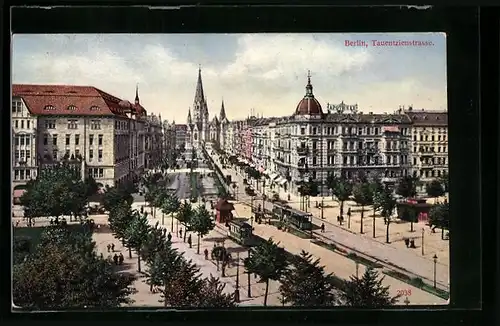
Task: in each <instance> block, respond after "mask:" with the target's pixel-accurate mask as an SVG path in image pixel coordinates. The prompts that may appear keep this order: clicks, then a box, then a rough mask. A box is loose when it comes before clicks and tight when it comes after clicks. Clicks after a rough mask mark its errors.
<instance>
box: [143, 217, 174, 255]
mask: <svg viewBox="0 0 500 326" xmlns="http://www.w3.org/2000/svg"><path fill="white" fill-rule="evenodd" d="M159 224H160V223H159V222H156V224H155V226H154V227H150V228H149V232H148V234H147V236H146V239H145V240H144V243H143V244H142V248H141V258H142V260H143V261H145V262H147V263H151V262H152V260H153V259H154V257H155V254H156V253H157V252H159V251H160V250H163V248H164V247H165V246H166V245H167V241H168V239H167V230H166V229H162V228H160V227H159Z"/></svg>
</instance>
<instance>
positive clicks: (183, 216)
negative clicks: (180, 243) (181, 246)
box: [177, 201, 194, 242]
mask: <svg viewBox="0 0 500 326" xmlns="http://www.w3.org/2000/svg"><path fill="white" fill-rule="evenodd" d="M193 215H194V210H193V206H191V203H189V202H187V201H185V202H184V203H182V205H181V206H180V209H179V211H178V212H177V221H179V222H180V223H181V224H182V225H184V227H185V230H184V242H186V233H187V231H190V230H191V228H190V225H191V219H192V218H193Z"/></svg>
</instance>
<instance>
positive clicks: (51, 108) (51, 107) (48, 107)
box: [43, 105, 56, 111]
mask: <svg viewBox="0 0 500 326" xmlns="http://www.w3.org/2000/svg"><path fill="white" fill-rule="evenodd" d="M43 109H44V110H45V111H54V110H55V109H56V108H55V107H53V106H52V105H47V106H45V107H44V108H43Z"/></svg>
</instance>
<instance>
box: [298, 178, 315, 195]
mask: <svg viewBox="0 0 500 326" xmlns="http://www.w3.org/2000/svg"><path fill="white" fill-rule="evenodd" d="M298 192H299V194H300V195H301V196H313V197H314V196H317V195H318V194H319V188H318V183H317V182H315V181H313V180H312V179H311V178H310V179H309V180H307V181H305V182H301V183H300V185H299V187H298Z"/></svg>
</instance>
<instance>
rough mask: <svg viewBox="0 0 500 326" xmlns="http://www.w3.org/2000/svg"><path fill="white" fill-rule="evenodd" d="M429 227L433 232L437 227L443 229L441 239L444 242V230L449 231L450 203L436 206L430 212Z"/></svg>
mask: <svg viewBox="0 0 500 326" xmlns="http://www.w3.org/2000/svg"><path fill="white" fill-rule="evenodd" d="M429 225H430V227H431V228H432V232H434V229H435V228H436V227H438V228H441V239H442V240H444V230H445V229H449V225H450V209H449V204H448V203H441V204H437V205H434V206H433V207H432V208H431V209H430V211H429Z"/></svg>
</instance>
